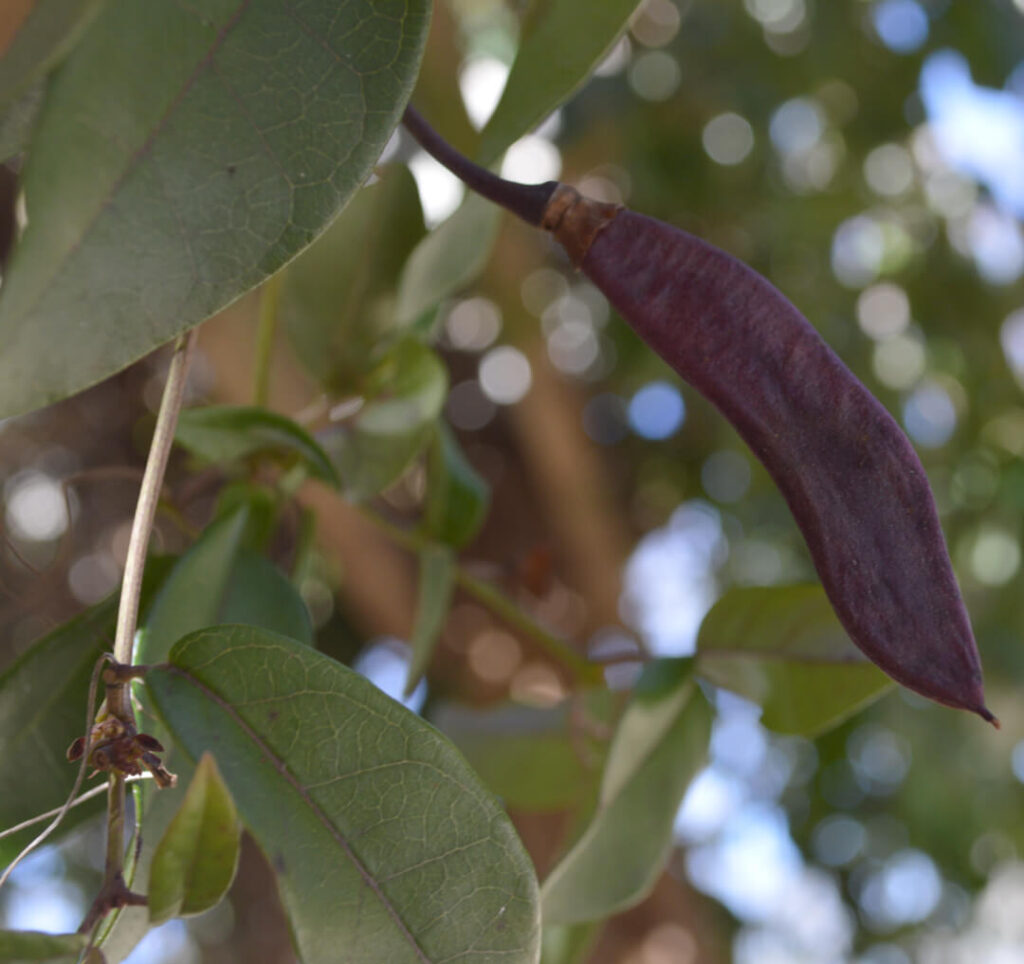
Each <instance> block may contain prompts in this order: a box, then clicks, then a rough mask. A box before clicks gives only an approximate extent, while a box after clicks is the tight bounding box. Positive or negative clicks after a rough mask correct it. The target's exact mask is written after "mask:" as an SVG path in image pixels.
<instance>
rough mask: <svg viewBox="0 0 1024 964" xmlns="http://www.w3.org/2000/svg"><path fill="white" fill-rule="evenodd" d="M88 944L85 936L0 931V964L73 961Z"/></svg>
mask: <svg viewBox="0 0 1024 964" xmlns="http://www.w3.org/2000/svg"><path fill="white" fill-rule="evenodd" d="M87 942H88V937H87V936H86V935H85V934H43V933H40V932H39V931H0V964H22V962H25V964H28V962H29V961H61V962H63V961H68V962H71V961H74V960H75V959H76V958H77V957H78V955H79V953H80V952H81V950H82V948H83V947H85V945H86V943H87Z"/></svg>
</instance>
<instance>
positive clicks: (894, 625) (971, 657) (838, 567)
mask: <svg viewBox="0 0 1024 964" xmlns="http://www.w3.org/2000/svg"><path fill="white" fill-rule="evenodd" d="M406 124H407V126H410V129H412V130H413V132H414V134H415V135H416V136H417V138H418V139H420V141H421V143H423V144H424V146H425V147H426V148H427V150H429V151H431V153H434V155H435V156H436V157H438V159H439V160H440V161H441V162H442V163H444V164H446V165H447V166H448V167H449V168H451V169H452V170H453V171H454V172H455V173H456V174H458V175H459V176H460V177H463V178H464V179H465V180H467V183H469V184H470V186H471V187H473V188H474V189H475V190H478V191H480V192H481V193H483V194H485V196H489V197H491V198H492V199H493V200H495V201H496V202H497V203H499V204H502V205H503V206H505V207H507V208H508V209H509V210H511V211H512V212H513V213H516V214H518V215H519V216H520V217H522V218H523V219H524V220H526V221H528V222H529V223H531V224H536V225H538V226H540V227H543V228H545V229H546V230H548V231H550V232H551V233H552V234H553V235H554V236H555V238H556V239H557V240H558V241H559V242H560V243H561V244H562V245H563V247H564V248H565V249H566V251H567V252H568V254H569V256H570V258H571V259H572V261H573V263H574V264H575V265H576V266H577V267H578V268H579V269H580V270H581V271H582V272H583V273H584V274H585V275H586V276H587V277H588V278H590V280H591V281H593V282H594V284H595V285H597V287H598V288H599V289H600V290H601V291H602V292H604V294H605V295H606V296H607V298H608V300H609V301H610V302H611V303H612V305H614V307H615V308H616V310H617V311H618V312H619V314H620V315H621V316H622V317H623V318H624V319H625V320H626V321H627V322H628V323H629V324H630V326H631V327H633V328H634V329H635V330H636V331H637V333H638V334H639V335H640V336H641V337H642V338H643V339H644V341H646V342H647V344H649V345H650V346H651V347H652V348H653V349H654V350H655V351H656V352H657V353H658V354H659V355H660V356H661V357H662V358H664V359H665V361H667V362H668V363H669V364H670V365H671V366H672V368H674V369H675V371H677V372H678V373H679V374H680V375H681V376H682V377H683V378H684V379H685V380H686V381H688V382H689V383H690V384H691V385H693V386H694V388H696V389H697V390H698V391H700V392H701V394H703V395H705V396H706V397H707V398H708V399H709V400H710V401H711V402H713V403H714V404H715V406H717V408H718V409H719V410H720V411H721V412H722V414H723V415H724V416H725V417H726V418H727V419H728V420H729V421H730V422H731V423H732V424H733V426H735V428H736V430H737V431H738V432H739V434H740V435H741V436H742V437H743V439H744V441H745V442H746V443H747V444H748V445H749V446H750V448H751V450H752V451H753V452H754V454H755V455H756V456H757V457H758V459H760V461H761V462H762V463H763V464H764V466H765V468H766V469H767V470H768V472H769V473H770V474H771V476H772V478H773V479H774V480H775V483H776V484H777V485H778V487H779V489H780V491H781V492H782V494H783V496H784V497H785V499H786V502H787V503H788V505H789V507H790V510H791V511H792V513H793V516H794V518H795V519H796V522H797V525H798V526H799V527H800V530H801V532H802V533H803V536H804V539H805V540H806V542H807V545H808V547H809V549H810V552H811V557H812V559H813V561H814V565H815V567H816V569H817V571H818V575H819V576H820V578H821V582H822V585H823V587H824V589H825V592H826V593H827V594H828V597H829V599H830V601H831V603H832V606H833V608H834V609H835V611H836V614H837V615H838V617H839V619H840V621H841V622H842V624H843V626H844V628H845V629H846V631H847V633H848V634H849V635H850V638H851V639H852V640H853V642H854V643H856V645H857V646H859V647H860V649H861V650H862V651H863V652H864V653H865V655H867V657H868V658H869V659H870V660H872V662H874V663H876V664H877V665H878V666H879V667H881V669H883V670H884V671H885V672H886V673H888V674H889V675H890V676H891V677H892V678H893V679H895V680H897V681H898V682H900V683H902V684H903V685H904V686H907V687H908V688H910V689H912V690H915V691H916V692H918V693H921V694H922V695H924V696H927V697H929V698H931V699H934V700H937V701H938V702H940V703H944V704H946V705H948V706H953V707H958V708H962V709H967V710H971V711H973V712H975V713H978V714H979V715H980V716H981V717H983V718H984V719H986V720H989V721H991V722H996V721H995V718H994V717H993V715H992V714H991V713H990V712H989V711H988V709H987V708H986V707H985V702H984V695H983V692H982V679H981V668H980V661H979V658H978V650H977V645H976V644H975V641H974V635H973V633H972V631H971V625H970V621H969V619H968V617H967V611H966V609H965V607H964V604H963V600H962V598H961V595H960V590H959V587H958V586H957V582H956V577H955V576H954V574H953V567H952V564H951V563H950V559H949V553H948V551H947V549H946V543H945V540H944V539H943V535H942V530H941V528H940V526H939V519H938V513H937V512H936V509H935V502H934V500H933V498H932V494H931V490H930V488H929V486H928V480H927V477H926V476H925V472H924V468H923V467H922V465H921V462H920V460H919V459H918V457H917V454H916V452H915V451H914V449H913V447H912V446H911V444H910V441H909V440H908V439H907V437H906V435H905V434H904V433H903V431H902V430H901V429H900V427H899V426H898V425H897V424H896V421H895V420H894V419H893V418H892V416H891V415H890V414H889V413H888V412H887V411H886V409H885V408H884V407H883V406H882V405H881V403H880V402H878V401H877V400H876V399H875V398H874V396H872V395H871V393H870V392H869V391H868V390H867V389H866V388H865V387H864V385H863V384H861V382H860V381H858V380H857V378H856V377H855V376H854V375H853V373H852V372H851V371H850V370H849V369H848V368H847V367H846V366H845V365H844V364H843V363H842V361H840V360H839V358H838V357H837V356H836V354H835V353H834V352H833V351H832V350H831V349H830V348H829V347H828V345H826V344H825V342H824V340H823V339H822V338H821V336H820V335H819V334H818V333H817V331H816V330H815V329H814V328H813V327H812V325H811V324H810V323H809V322H808V321H807V320H806V319H805V318H804V317H803V316H802V315H801V314H800V312H799V311H798V310H797V309H796V308H795V307H794V306H793V305H792V304H790V302H789V301H788V300H787V299H786V298H785V297H784V296H783V295H782V294H781V293H780V292H779V291H778V290H777V289H776V288H775V287H773V286H772V285H771V284H770V283H769V282H768V281H767V280H765V279H764V278H762V277H761V276H760V275H758V274H757V273H756V272H754V271H752V270H751V269H750V268H748V267H746V266H745V265H743V264H742V263H740V262H739V261H737V260H735V259H734V258H732V257H730V256H729V255H727V254H726V253H725V252H723V251H719V250H718V249H717V248H714V247H712V246H711V245H709V244H707V243H705V242H704V241H701V240H700V239H698V238H695V237H693V236H692V235H690V234H687V233H686V232H685V231H681V230H680V229H678V228H674V227H672V226H670V225H668V224H665V223H663V222H661V221H656V220H654V219H653V218H649V217H645V216H643V215H640V214H636V213H634V212H632V211H629V210H626V209H625V208H622V207H620V206H617V205H609V204H602V203H600V202H597V201H592V200H590V199H587V198H584V197H582V196H581V195H580V194H579V193H578V192H576V191H575V190H574V189H572V188H570V187H567V186H565V185H561V184H558V185H556V184H551V183H549V184H545V185H529V186H525V185H524V186H522V188H523V192H524V193H523V194H522V195H521V198H520V199H517V198H516V196H515V194H514V192H513V191H511V187H510V185H509V182H506V181H501V180H500V179H498V178H495V177H494V175H492V174H490V172H486V171H481V169H479V168H476V167H475V166H474V165H472V164H471V163H470V162H468V161H467V160H466V159H465V158H461V157H459V156H458V155H455V156H454V158H453V156H452V154H451V153H450V149H448V150H446V149H445V148H446V145H444V142H443V141H440V147H439V146H438V144H437V143H436V142H435V143H432V142H431V140H430V138H431V137H433V138H437V135H436V134H433V132H432V131H430V129H429V128H428V127H426V125H425V124H424V123H423V121H422V119H421V118H419V117H418V116H414V117H413V118H412V124H411V125H410V118H409V116H408V115H407V117H406ZM437 140H438V141H439V139H437ZM467 173H468V175H469V176H468V177H467ZM541 202H544V203H543V204H542V203H541ZM539 212H542V213H539Z"/></svg>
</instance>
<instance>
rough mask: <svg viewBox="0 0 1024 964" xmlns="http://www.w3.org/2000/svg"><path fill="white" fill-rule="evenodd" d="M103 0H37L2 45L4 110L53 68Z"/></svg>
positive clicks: (1, 105) (0, 77)
mask: <svg viewBox="0 0 1024 964" xmlns="http://www.w3.org/2000/svg"><path fill="white" fill-rule="evenodd" d="M102 3H103V0H35V3H34V4H33V5H32V9H31V10H30V11H29V12H28V15H27V16H26V17H25V19H24V20H23V21H22V22H21V23H20V24H19V25H18V29H17V32H16V33H15V34H14V36H13V37H12V38H11V40H10V43H9V44H8V45H7V46H6V48H4V49H0V111H3V110H4V109H5V108H6V107H7V106H8V105H10V104H11V103H13V102H14V101H15V100H16V99H17V98H18V97H20V96H21V95H22V94H23V93H24V92H25V91H26V90H27V89H28V88H29V87H30V86H31V85H32V84H33V83H34V82H35V81H37V80H39V79H41V78H42V77H43V75H44V74H45V73H46V72H47V71H48V70H50V69H52V68H53V67H54V66H55V65H56V64H57V62H58V61H59V60H60V59H61V58H62V57H63V56H64V55H65V54H66V53H67V52H68V51H69V50H70V49H71V48H72V47H73V46H74V44H75V42H76V41H77V40H78V38H79V37H80V36H81V35H82V31H83V30H84V29H85V28H86V26H88V24H89V21H90V20H92V18H93V17H94V16H95V15H96V14H97V13H98V12H99V9H100V6H101V5H102Z"/></svg>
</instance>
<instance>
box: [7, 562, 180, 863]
mask: <svg viewBox="0 0 1024 964" xmlns="http://www.w3.org/2000/svg"><path fill="white" fill-rule="evenodd" d="M168 567H169V560H159V559H151V560H150V561H149V564H148V565H147V567H146V578H145V581H144V583H143V600H144V601H148V600H149V598H151V597H152V595H153V590H154V588H155V587H156V586H157V585H158V584H159V582H160V580H161V579H163V578H164V576H165V575H166V574H167V571H168ZM117 605H118V597H117V596H116V595H114V596H111V597H109V598H108V599H105V600H104V601H103V602H101V603H98V604H97V605H95V606H92V607H91V608H89V609H87V610H85V612H83V613H81V614H80V615H79V616H76V617H75V618H74V619H72V620H70V621H69V622H66V623H64V625H63V626H60V627H59V628H57V629H55V630H54V631H53V632H52V633H49V634H48V635H47V636H44V637H43V638H42V639H40V640H39V641H37V642H36V643H34V644H33V645H32V646H31V647H30V648H29V649H28V650H26V652H24V653H23V654H22V655H21V656H20V657H19V658H18V659H17V660H16V661H15V662H14V663H12V664H11V665H10V666H9V667H7V669H6V670H5V671H4V672H3V674H0V829H3V828H6V827H12V826H14V825H15V824H18V823H21V822H22V821H23V820H28V819H29V818H31V817H34V816H36V815H37V814H40V813H45V812H46V811H47V810H52V809H54V808H55V807H59V806H61V805H62V804H63V803H64V801H65V799H67V796H68V794H69V793H70V792H71V787H72V784H73V783H74V782H75V774H76V770H75V767H74V766H72V765H71V764H69V763H68V761H67V757H66V755H65V754H66V753H67V749H68V747H69V746H70V745H71V742H72V741H73V740H75V739H77V738H78V737H79V736H82V735H83V732H84V730H83V727H84V726H85V712H86V707H85V701H86V695H87V694H88V692H89V678H90V676H91V675H92V670H93V666H94V665H95V664H96V660H97V659H98V658H99V656H100V654H101V653H103V652H104V651H105V650H110V649H111V648H112V646H113V644H112V642H111V641H112V640H113V638H114V629H115V626H116V624H117ZM100 693H101V694H102V686H101V687H100ZM102 809H103V801H102V799H96V800H93V801H90V802H89V803H85V804H83V805H82V806H80V807H75V808H73V809H72V810H70V811H69V812H68V813H67V815H66V816H65V818H64V822H63V823H62V824H61V830H60V831H58V833H60V834H63V833H66V832H67V831H69V830H71V829H72V828H74V827H75V826H77V825H78V824H80V823H81V822H82V821H83V820H86V819H88V818H89V817H92V816H94V815H96V814H97V813H99V812H100V811H101V810H102ZM43 826H45V825H44V824H40V825H38V826H34V827H30V828H29V829H28V830H25V831H23V832H22V833H20V834H15V835H13V836H10V837H5V838H3V839H2V840H0V866H3V865H6V864H7V863H9V862H10V860H12V859H13V857H14V856H15V854H17V852H18V851H20V850H21V848H22V847H23V846H24V845H25V844H26V843H28V841H29V840H30V839H32V837H34V836H35V835H36V834H37V833H39V831H40V830H42V829H43ZM50 839H51V840H54V839H59V837H57V838H54V837H51V838H50Z"/></svg>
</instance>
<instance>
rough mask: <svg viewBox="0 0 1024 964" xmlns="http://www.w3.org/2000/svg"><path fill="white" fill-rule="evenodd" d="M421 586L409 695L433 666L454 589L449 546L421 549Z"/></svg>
mask: <svg viewBox="0 0 1024 964" xmlns="http://www.w3.org/2000/svg"><path fill="white" fill-rule="evenodd" d="M419 556H420V559H419V561H420V588H419V596H418V598H417V600H416V622H415V623H414V624H413V627H412V638H411V639H410V640H409V646H410V647H411V649H412V658H411V659H410V660H409V671H408V674H407V675H406V678H405V695H406V696H408V695H409V694H410V693H411V692H412V691H413V690H414V689H416V684H417V683H418V682H419V681H420V679H421V677H422V676H423V674H424V673H425V672H426V671H427V667H428V666H429V665H430V658H431V657H432V656H433V655H434V648H435V647H436V646H437V640H438V637H439V636H440V635H441V630H442V629H443V628H444V621H445V618H446V617H447V615H448V607H449V605H450V604H451V601H452V591H453V590H454V589H455V570H456V565H455V554H454V553H453V552H452V550H451V549H449V548H448V547H447V546H428V547H427V548H426V549H423V550H421V551H420V554H419Z"/></svg>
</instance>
